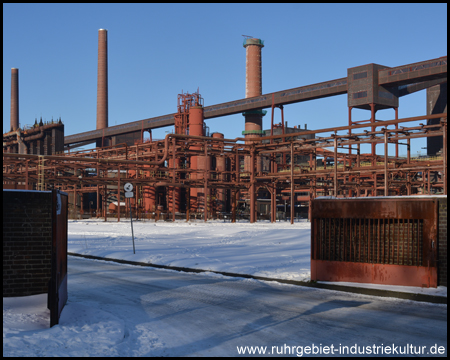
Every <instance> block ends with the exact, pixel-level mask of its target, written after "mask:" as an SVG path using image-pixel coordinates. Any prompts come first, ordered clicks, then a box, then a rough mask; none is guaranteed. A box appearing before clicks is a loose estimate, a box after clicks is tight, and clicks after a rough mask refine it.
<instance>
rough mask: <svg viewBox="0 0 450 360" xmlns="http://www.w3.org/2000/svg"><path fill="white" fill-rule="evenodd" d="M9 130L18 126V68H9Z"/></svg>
mask: <svg viewBox="0 0 450 360" xmlns="http://www.w3.org/2000/svg"><path fill="white" fill-rule="evenodd" d="M10 121H11V129H10V130H11V131H14V130H17V129H18V128H19V69H16V68H11V119H10Z"/></svg>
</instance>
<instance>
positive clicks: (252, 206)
mask: <svg viewBox="0 0 450 360" xmlns="http://www.w3.org/2000/svg"><path fill="white" fill-rule="evenodd" d="M250 160H251V168H250V170H251V173H250V223H251V224H253V223H254V222H255V221H256V219H255V212H256V196H255V146H254V145H252V149H251V156H250Z"/></svg>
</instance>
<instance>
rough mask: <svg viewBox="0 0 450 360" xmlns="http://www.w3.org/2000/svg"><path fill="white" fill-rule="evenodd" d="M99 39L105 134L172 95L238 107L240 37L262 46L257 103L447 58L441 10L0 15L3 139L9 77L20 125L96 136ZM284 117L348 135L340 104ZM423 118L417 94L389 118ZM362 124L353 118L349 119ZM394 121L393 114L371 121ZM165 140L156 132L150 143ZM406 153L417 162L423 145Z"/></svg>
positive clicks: (216, 126) (143, 8) (238, 7)
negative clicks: (367, 67)
mask: <svg viewBox="0 0 450 360" xmlns="http://www.w3.org/2000/svg"><path fill="white" fill-rule="evenodd" d="M101 28H104V29H107V30H108V82H109V125H110V126H113V125H119V124H123V123H127V122H130V121H136V120H141V119H145V118H149V117H154V116H160V115H166V114H169V113H174V112H176V105H177V94H179V93H181V92H182V91H184V92H186V91H188V92H195V91H196V90H197V88H199V89H200V93H201V95H202V96H203V98H204V104H205V106H208V105H214V104H217V103H221V102H226V101H232V100H237V99H241V98H244V97H245V49H244V48H243V46H242V43H243V40H244V38H243V37H242V36H241V35H250V36H253V37H257V38H260V39H262V40H264V43H265V47H264V48H263V49H262V67H263V70H262V78H263V79H262V82H263V83H262V90H263V93H270V92H273V91H279V90H284V89H289V88H294V87H298V86H303V85H309V84H313V83H318V82H322V81H327V80H332V79H337V78H341V77H346V76H347V68H350V67H354V66H359V65H364V64H368V63H377V64H381V65H386V66H399V65H404V64H409V63H413V62H418V61H423V60H428V59H432V58H436V57H439V56H444V55H447V5H446V4H356V5H354V4H3V132H7V131H9V123H10V96H11V68H12V67H16V68H18V69H19V119H20V125H21V126H23V125H26V124H30V125H31V124H33V123H34V119H35V118H38V120H39V118H40V117H41V116H42V118H43V120H46V121H49V120H51V119H52V117H53V118H54V119H56V118H59V117H61V119H62V121H63V122H64V125H65V134H66V135H71V134H75V133H79V132H84V131H89V130H94V129H95V123H96V96H97V45H98V29H101ZM284 112H285V120H286V121H287V122H288V125H289V126H293V125H301V126H302V127H303V126H304V124H308V128H309V129H319V128H328V127H333V126H343V125H347V124H348V107H347V96H346V95H340V96H335V97H332V98H326V99H320V100H314V101H309V102H303V103H299V104H293V105H287V106H286V107H285V110H284ZM269 114H270V112H269V113H268V115H267V116H266V117H265V118H264V123H263V124H264V125H263V126H264V128H265V129H266V128H270V116H269ZM425 114H426V93H425V91H420V92H418V93H415V94H412V95H409V96H406V97H402V98H400V107H399V117H401V118H402V117H410V116H419V115H425ZM369 117H370V113H369V112H367V111H364V110H354V111H353V119H354V120H363V119H367V118H369ZM393 117H394V111H393V110H392V109H390V110H383V111H379V112H377V118H378V119H384V120H386V119H391V118H393ZM275 121H276V122H279V121H280V112H279V110H278V111H276V113H275ZM206 124H207V125H208V126H209V127H210V131H211V132H215V131H218V132H222V133H224V134H225V137H226V138H235V137H240V136H241V132H242V130H244V118H243V116H242V115H232V116H227V117H221V118H215V119H211V120H207V121H206ZM172 129H173V127H168V128H162V129H159V130H154V131H153V138H163V137H164V135H165V133H166V131H170V132H171V131H172ZM379 146H380V147H381V145H379ZM415 146H416V149H415V150H414V151H420V147H421V146H426V143H425V140H423V141H422V140H421V142H417V144H416V145H415ZM401 150H402V149H401ZM422 151H423V152H424V150H422Z"/></svg>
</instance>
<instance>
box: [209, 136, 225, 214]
mask: <svg viewBox="0 0 450 360" xmlns="http://www.w3.org/2000/svg"><path fill="white" fill-rule="evenodd" d="M212 137H213V138H214V139H223V138H224V135H223V134H221V133H214V134H212ZM215 147H216V149H220V150H221V152H223V143H222V145H220V144H218V145H216V146H215ZM225 171H226V168H225V156H222V155H219V156H216V174H217V176H218V178H219V179H220V180H221V181H225V175H224V172H225ZM217 211H218V212H225V189H217Z"/></svg>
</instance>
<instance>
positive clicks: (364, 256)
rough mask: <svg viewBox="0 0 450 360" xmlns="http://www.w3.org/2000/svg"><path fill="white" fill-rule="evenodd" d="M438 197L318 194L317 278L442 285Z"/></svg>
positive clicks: (313, 233) (313, 268) (314, 206)
mask: <svg viewBox="0 0 450 360" xmlns="http://www.w3.org/2000/svg"><path fill="white" fill-rule="evenodd" d="M437 221H438V201H437V200H436V199H432V198H420V199H419V198H405V197H395V198H393V197H385V198H359V199H355V198H353V199H316V200H314V201H313V202H312V228H311V280H322V281H349V282H364V283H376V284H388V285H405V286H424V287H430V286H431V287H436V286H437V264H436V247H437Z"/></svg>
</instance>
